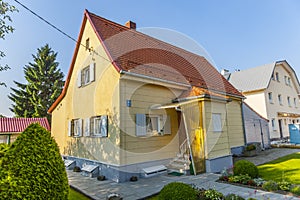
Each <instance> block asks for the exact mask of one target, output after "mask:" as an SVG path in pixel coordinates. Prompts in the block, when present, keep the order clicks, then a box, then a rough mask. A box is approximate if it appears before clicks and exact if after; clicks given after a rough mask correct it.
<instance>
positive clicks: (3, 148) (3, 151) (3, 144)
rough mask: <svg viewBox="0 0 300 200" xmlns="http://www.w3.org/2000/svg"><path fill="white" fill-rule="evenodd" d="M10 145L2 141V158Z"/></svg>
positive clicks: (0, 152)
mask: <svg viewBox="0 0 300 200" xmlns="http://www.w3.org/2000/svg"><path fill="white" fill-rule="evenodd" d="M8 148H9V145H8V144H5V143H0V158H2V157H3V156H4V153H5V152H6V151H7V150H8Z"/></svg>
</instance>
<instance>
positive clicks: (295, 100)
mask: <svg viewBox="0 0 300 200" xmlns="http://www.w3.org/2000/svg"><path fill="white" fill-rule="evenodd" d="M294 106H295V108H297V99H296V98H294Z"/></svg>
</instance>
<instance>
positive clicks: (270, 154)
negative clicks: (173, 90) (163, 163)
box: [67, 149, 300, 200]
mask: <svg viewBox="0 0 300 200" xmlns="http://www.w3.org/2000/svg"><path fill="white" fill-rule="evenodd" d="M299 151H300V150H299V149H270V150H266V151H264V152H262V153H261V154H259V155H258V156H256V157H250V158H247V159H252V160H254V162H255V163H260V164H261V163H264V162H268V161H270V160H273V159H275V158H277V156H279V157H281V156H284V155H287V154H290V153H294V152H299ZM238 159H240V158H238ZM67 173H68V178H69V183H70V185H71V186H72V187H74V188H75V189H77V190H79V191H80V192H82V193H84V194H86V195H88V196H89V197H90V198H91V199H99V200H102V199H106V197H107V195H109V194H112V193H117V194H120V195H121V197H123V199H124V200H127V199H128V200H132V199H142V198H145V197H147V196H150V195H153V194H155V193H158V192H159V191H160V190H161V189H162V188H163V186H164V185H166V184H168V183H170V182H184V183H188V184H194V185H196V186H197V187H199V188H205V189H209V188H212V189H216V190H218V191H219V192H221V193H223V194H224V195H226V194H229V193H234V194H238V195H240V196H242V197H244V198H246V199H248V198H250V197H252V198H255V199H259V200H260V199H291V200H292V199H300V198H297V197H293V196H288V195H281V194H277V193H271V192H266V191H260V190H255V189H251V188H246V187H239V186H234V185H230V184H224V183H219V182H216V180H217V179H218V177H219V176H220V175H218V174H212V173H204V174H200V175H197V176H171V175H161V176H156V177H151V178H140V179H139V180H138V181H137V182H126V183H116V182H113V181H110V180H105V181H98V180H97V179H96V178H89V177H84V176H82V175H81V174H80V173H76V172H73V171H70V170H67Z"/></svg>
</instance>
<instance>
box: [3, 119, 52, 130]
mask: <svg viewBox="0 0 300 200" xmlns="http://www.w3.org/2000/svg"><path fill="white" fill-rule="evenodd" d="M32 123H39V124H40V125H41V126H43V127H44V128H45V129H47V130H49V131H50V125H49V123H48V120H47V118H0V134H1V133H21V132H23V131H24V130H25V129H26V128H27V127H28V126H29V125H30V124H32Z"/></svg>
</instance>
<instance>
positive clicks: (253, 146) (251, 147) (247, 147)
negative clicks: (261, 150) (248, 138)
mask: <svg viewBox="0 0 300 200" xmlns="http://www.w3.org/2000/svg"><path fill="white" fill-rule="evenodd" d="M255 149H256V146H255V145H254V144H250V145H248V146H246V148H245V150H246V151H252V150H255Z"/></svg>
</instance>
